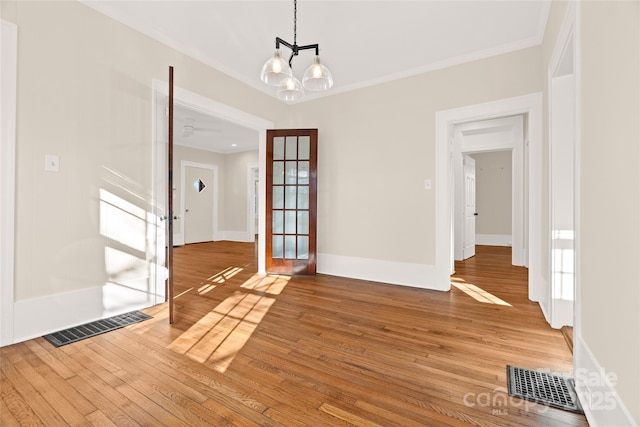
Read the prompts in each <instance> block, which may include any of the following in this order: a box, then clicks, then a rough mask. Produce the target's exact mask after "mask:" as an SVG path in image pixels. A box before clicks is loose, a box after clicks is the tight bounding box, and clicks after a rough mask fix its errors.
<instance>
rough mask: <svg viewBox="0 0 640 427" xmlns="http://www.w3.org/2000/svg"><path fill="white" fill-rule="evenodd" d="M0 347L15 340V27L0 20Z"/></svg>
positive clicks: (16, 59) (16, 62) (16, 27)
mask: <svg viewBox="0 0 640 427" xmlns="http://www.w3.org/2000/svg"><path fill="white" fill-rule="evenodd" d="M0 31H1V32H2V33H1V35H0V47H1V49H0V55H1V56H0V69H1V72H0V76H1V79H0V102H1V103H2V106H1V107H0V113H1V114H0V129H2V135H0V136H1V138H2V144H0V159H1V161H2V164H0V190H1V191H2V203H1V204H0V283H1V284H2V285H1V286H0V313H1V317H0V324H1V325H2V326H1V328H0V347H1V346H5V345H9V344H13V342H14V341H13V340H14V327H13V326H14V298H15V294H14V285H15V284H14V277H15V276H14V268H15V267H14V261H15V255H14V253H15V209H16V205H15V194H16V177H15V175H16V109H17V104H16V99H17V75H18V74H17V64H18V26H17V25H15V24H14V23H11V22H9V21H5V20H4V19H0Z"/></svg>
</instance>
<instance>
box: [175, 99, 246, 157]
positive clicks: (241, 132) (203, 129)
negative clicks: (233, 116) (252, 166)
mask: <svg viewBox="0 0 640 427" xmlns="http://www.w3.org/2000/svg"><path fill="white" fill-rule="evenodd" d="M185 126H192V128H193V131H192V132H185ZM173 142H174V144H177V145H184V146H187V147H192V148H198V149H200V150H208V151H214V152H216V153H224V154H228V153H235V152H240V151H249V150H257V149H258V132H257V131H255V130H253V129H248V128H246V127H243V126H240V125H237V124H235V123H232V122H229V121H226V120H223V119H220V118H218V117H213V116H210V115H207V114H203V113H201V112H199V111H195V110H191V109H188V108H186V107H184V106H181V105H174V108H173Z"/></svg>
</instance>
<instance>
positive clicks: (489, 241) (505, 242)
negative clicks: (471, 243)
mask: <svg viewBox="0 0 640 427" xmlns="http://www.w3.org/2000/svg"><path fill="white" fill-rule="evenodd" d="M476 245H486V246H511V235H510V234H476Z"/></svg>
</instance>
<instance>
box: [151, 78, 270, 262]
mask: <svg viewBox="0 0 640 427" xmlns="http://www.w3.org/2000/svg"><path fill="white" fill-rule="evenodd" d="M153 91H154V94H155V98H158V97H159V96H158V95H164V96H165V97H166V96H167V95H168V93H167V83H166V82H162V81H160V80H155V79H154V80H153ZM174 98H175V102H176V103H177V104H180V105H181V106H184V107H186V108H189V109H195V110H198V111H200V112H202V113H204V114H209V115H211V116H214V117H217V118H220V119H223V120H227V121H230V122H233V123H236V124H239V125H241V126H245V127H247V128H250V129H254V130H256V131H258V141H257V142H258V163H259V164H260V165H264V164H265V159H266V147H265V141H266V139H267V129H272V128H274V123H273V122H272V121H269V120H265V119H263V118H260V117H257V116H254V115H252V114H249V113H245V112H244V111H240V110H238V109H236V108H233V107H230V106H228V105H225V104H222V103H220V102H217V101H214V100H212V99H209V98H206V97H204V96H202V95H198V94H196V93H193V92H190V91H188V90H185V89H182V88H180V87H174ZM154 119H155V120H156V121H162V120H164V121H165V125H166V117H165V116H163V115H159V116H158V115H157V114H156V117H154ZM154 141H155V142H156V145H158V146H160V145H163V144H165V143H166V141H162V140H159V139H157V138H154ZM154 171H155V174H160V175H161V178H162V179H166V168H165V169H164V170H163V169H162V168H159V167H157V165H155V166H154ZM259 175H260V188H259V190H260V194H259V195H258V203H259V205H260V206H259V212H264V211H265V206H264V200H265V185H264V182H265V172H264V168H260V170H259ZM154 197H155V195H154ZM257 234H258V236H259V239H258V273H261V274H262V273H264V272H265V240H264V234H265V222H264V218H263V216H261V217H260V218H259V226H258V232H257Z"/></svg>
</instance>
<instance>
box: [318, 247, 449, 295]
mask: <svg viewBox="0 0 640 427" xmlns="http://www.w3.org/2000/svg"><path fill="white" fill-rule="evenodd" d="M317 271H318V273H322V274H329V275H332V276H341V277H350V278H353V279H360V280H370V281H373V282H383V283H390V284H393V285H403V286H411V287H415V288H424V289H435V290H447V289H440V288H438V287H436V286H435V283H436V281H435V268H434V266H433V265H428V264H411V263H403V262H394V261H383V260H379V259H369V258H356V257H347V256H339V255H330V254H318V262H317Z"/></svg>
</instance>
